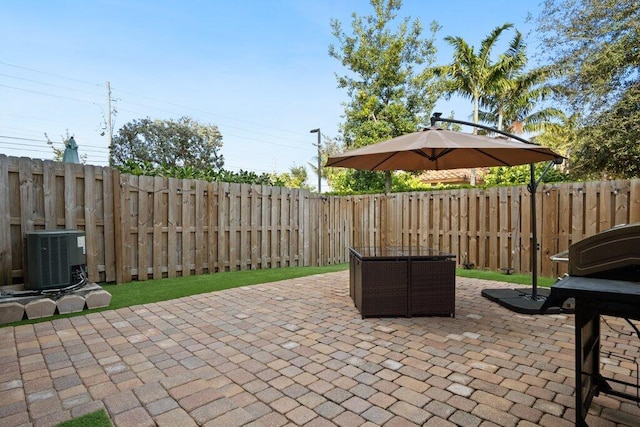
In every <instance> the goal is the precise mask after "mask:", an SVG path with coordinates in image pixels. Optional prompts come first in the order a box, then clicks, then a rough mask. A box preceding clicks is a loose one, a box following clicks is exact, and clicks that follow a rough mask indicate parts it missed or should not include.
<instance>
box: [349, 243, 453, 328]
mask: <svg viewBox="0 0 640 427" xmlns="http://www.w3.org/2000/svg"><path fill="white" fill-rule="evenodd" d="M349 266H350V274H349V293H350V295H351V298H352V299H353V301H354V304H355V306H356V308H358V310H359V311H360V314H361V315H362V317H363V318H364V317H392V316H406V317H411V316H451V317H454V316H455V286H456V274H455V255H453V254H449V253H446V252H442V251H439V250H437V249H433V248H427V247H416V246H413V247H406V248H403V247H389V246H386V247H355V248H349Z"/></svg>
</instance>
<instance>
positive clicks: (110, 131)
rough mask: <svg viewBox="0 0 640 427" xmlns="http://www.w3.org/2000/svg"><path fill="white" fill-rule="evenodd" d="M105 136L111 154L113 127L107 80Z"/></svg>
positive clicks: (109, 87) (109, 90) (109, 86)
mask: <svg viewBox="0 0 640 427" xmlns="http://www.w3.org/2000/svg"><path fill="white" fill-rule="evenodd" d="M106 119H107V138H108V141H107V142H108V146H109V154H111V144H112V143H113V128H112V127H111V83H109V82H108V81H107V117H106Z"/></svg>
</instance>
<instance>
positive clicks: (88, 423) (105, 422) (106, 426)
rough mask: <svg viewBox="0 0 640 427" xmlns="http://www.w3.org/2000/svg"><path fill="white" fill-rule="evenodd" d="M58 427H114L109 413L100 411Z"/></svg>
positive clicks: (57, 426)
mask: <svg viewBox="0 0 640 427" xmlns="http://www.w3.org/2000/svg"><path fill="white" fill-rule="evenodd" d="M56 427H113V424H112V423H111V420H110V419H109V416H108V415H107V411H105V410H104V409H100V410H98V411H95V412H90V413H88V414H85V415H83V416H81V417H78V418H75V419H73V420H69V421H65V422H63V423H60V424H58V425H56Z"/></svg>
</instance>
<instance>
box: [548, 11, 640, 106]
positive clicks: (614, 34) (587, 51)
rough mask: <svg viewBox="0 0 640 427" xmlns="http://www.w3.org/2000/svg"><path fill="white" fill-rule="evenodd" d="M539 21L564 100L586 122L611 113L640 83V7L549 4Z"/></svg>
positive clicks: (549, 58)
mask: <svg viewBox="0 0 640 427" xmlns="http://www.w3.org/2000/svg"><path fill="white" fill-rule="evenodd" d="M542 10H543V12H542V13H541V14H540V16H539V17H538V18H537V24H538V31H539V33H540V34H541V38H542V42H543V47H544V49H545V52H546V53H547V55H548V60H549V62H550V63H552V64H553V66H554V67H556V68H557V69H558V70H561V71H562V76H563V77H562V79H561V81H560V82H559V83H560V86H562V87H563V88H564V92H563V95H564V97H565V99H566V100H568V101H570V103H571V105H573V107H574V108H575V109H576V111H580V112H584V113H585V114H584V115H585V117H586V116H589V115H591V114H592V113H594V112H601V111H604V110H611V109H612V107H613V106H614V105H615V104H616V103H618V101H619V100H620V99H621V98H622V96H623V95H624V94H625V92H626V91H627V89H628V88H629V87H630V86H631V85H632V84H633V83H635V82H637V81H638V80H639V78H640V76H639V71H640V49H638V46H640V30H638V22H640V2H638V1H637V0H599V1H592V0H545V1H544V2H543V8H542Z"/></svg>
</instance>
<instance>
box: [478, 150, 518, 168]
mask: <svg viewBox="0 0 640 427" xmlns="http://www.w3.org/2000/svg"><path fill="white" fill-rule="evenodd" d="M475 150H476V151H477V152H478V153H481V154H484V155H485V156H487V157H489V158H491V159H493V160H495V161H496V162H500V163H502V164H503V165H505V166H510V165H509V163H507V162H505V161H504V160H502V159H500V158H499V157H496V156H492V155H491V154H489V153H486V152H484V151H483V150H481V149H480V148H476V149H475Z"/></svg>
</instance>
